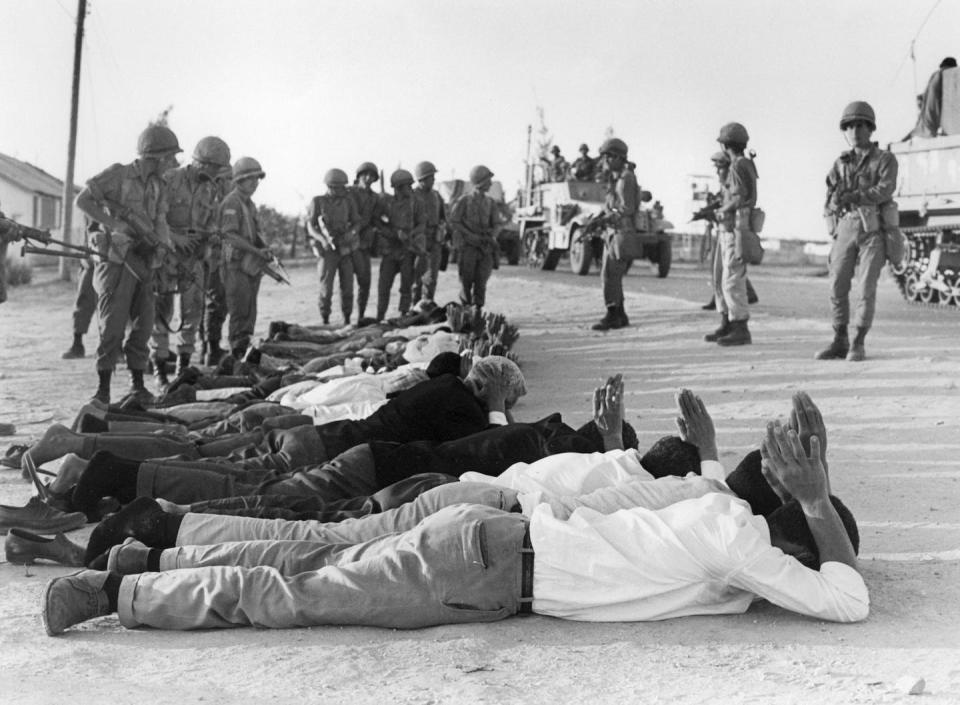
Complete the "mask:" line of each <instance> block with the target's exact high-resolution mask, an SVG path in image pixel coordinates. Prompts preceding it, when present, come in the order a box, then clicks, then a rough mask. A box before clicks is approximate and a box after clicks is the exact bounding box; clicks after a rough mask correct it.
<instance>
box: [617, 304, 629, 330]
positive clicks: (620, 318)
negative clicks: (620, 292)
mask: <svg viewBox="0 0 960 705" xmlns="http://www.w3.org/2000/svg"><path fill="white" fill-rule="evenodd" d="M617 323H618V324H619V325H618V326H617V327H618V328H629V327H630V319H629V318H627V312H626V311H625V310H624V309H623V304H620V306H618V307H617Z"/></svg>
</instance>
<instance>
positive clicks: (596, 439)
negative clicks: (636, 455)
mask: <svg viewBox="0 0 960 705" xmlns="http://www.w3.org/2000/svg"><path fill="white" fill-rule="evenodd" d="M620 429H621V430H620V432H621V433H622V434H623V447H624V448H636V447H637V446H638V445H640V441H639V440H638V439H637V432H636V431H635V430H634V428H633V426H631V425H630V424H629V423H627V422H626V421H624V422H623V424H622V425H621V427H620ZM577 433H578V434H579V435H581V436H583V437H584V438H586V439H587V440H588V441H590V443H592V444H593V447H594V448H596V449H597V452H599V453H602V452H603V451H604V447H603V436H601V435H600V429H599V428H597V424H595V423H594V422H593V421H588V422H587V423H585V424H584V425H583V426H581V427H580V428H578V429H577Z"/></svg>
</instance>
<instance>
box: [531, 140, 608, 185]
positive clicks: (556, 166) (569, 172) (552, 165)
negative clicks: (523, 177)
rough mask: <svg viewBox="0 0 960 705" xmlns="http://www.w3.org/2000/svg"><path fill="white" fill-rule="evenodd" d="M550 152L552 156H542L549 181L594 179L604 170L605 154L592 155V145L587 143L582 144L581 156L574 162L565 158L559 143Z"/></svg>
mask: <svg viewBox="0 0 960 705" xmlns="http://www.w3.org/2000/svg"><path fill="white" fill-rule="evenodd" d="M550 154H551V155H552V156H551V157H550V158H547V157H541V161H542V162H543V165H544V170H545V172H546V176H547V179H546V180H547V181H593V180H595V179H596V178H597V177H598V176H600V174H601V172H602V168H601V167H602V164H601V160H602V157H603V155H602V154H601V155H600V158H594V157H591V156H590V147H588V146H587V145H586V144H581V145H580V156H579V157H577V158H576V159H574V160H573V164H571V163H570V162H568V161H567V160H566V159H565V158H564V156H563V154H561V153H560V147H559V146H557V145H553V146H552V147H551V148H550Z"/></svg>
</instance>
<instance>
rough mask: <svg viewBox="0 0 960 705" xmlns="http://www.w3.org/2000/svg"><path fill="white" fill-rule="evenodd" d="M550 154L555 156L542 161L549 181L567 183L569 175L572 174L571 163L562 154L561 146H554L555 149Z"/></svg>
mask: <svg viewBox="0 0 960 705" xmlns="http://www.w3.org/2000/svg"><path fill="white" fill-rule="evenodd" d="M550 153H551V154H553V158H552V159H548V158H547V157H541V160H542V161H543V163H544V164H545V166H546V171H547V180H548V181H566V180H567V174H568V173H569V172H570V163H569V162H568V161H567V160H566V159H564V158H563V155H562V154H560V147H559V146H557V145H553V147H551V148H550Z"/></svg>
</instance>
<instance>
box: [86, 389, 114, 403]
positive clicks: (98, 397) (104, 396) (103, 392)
mask: <svg viewBox="0 0 960 705" xmlns="http://www.w3.org/2000/svg"><path fill="white" fill-rule="evenodd" d="M90 401H92V402H98V403H100V404H109V403H110V390H109V389H97V391H96V393H95V394H94V395H93V396H92V397H90Z"/></svg>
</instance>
